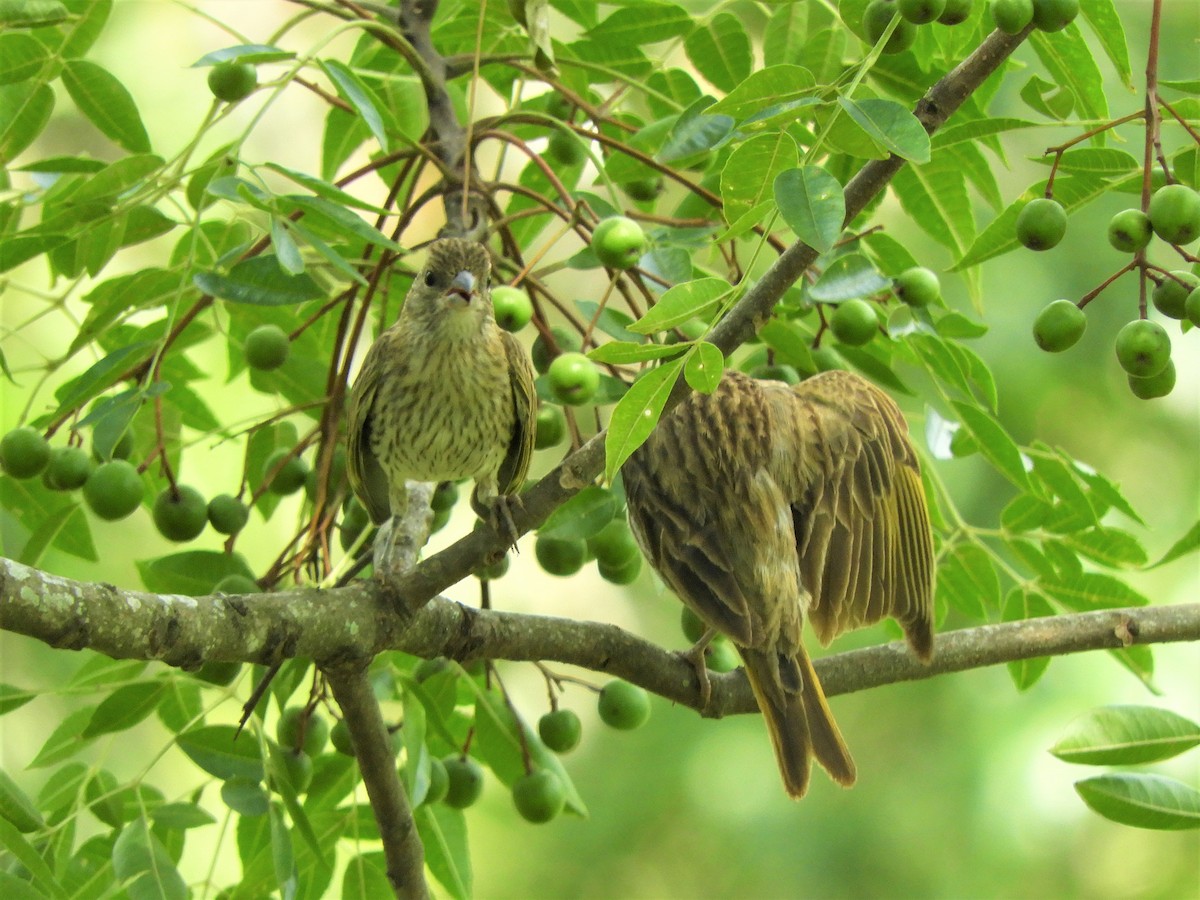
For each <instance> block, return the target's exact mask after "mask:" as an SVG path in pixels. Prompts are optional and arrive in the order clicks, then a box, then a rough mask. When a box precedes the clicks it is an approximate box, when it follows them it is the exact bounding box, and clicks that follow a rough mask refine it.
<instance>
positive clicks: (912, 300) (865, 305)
mask: <svg viewBox="0 0 1200 900" xmlns="http://www.w3.org/2000/svg"><path fill="white" fill-rule="evenodd" d="M892 292H893V293H894V294H895V296H896V298H897V299H898V300H900V301H901V302H902V303H904V304H905V305H907V306H910V307H913V308H914V309H916V308H922V307H926V306H929V305H930V304H932V303H937V302H939V301H940V300H941V297H942V288H941V284H940V282H939V281H938V277H937V275H936V274H935V273H934V272H932V271H931V270H929V269H926V268H925V267H923V266H913V267H912V268H910V269H905V270H904V271H903V272H901V273H900V274H899V275H898V276H897V277H896V278H895V279H894V280H893V281H892ZM881 324H882V323H881V322H880V314H879V312H878V311H877V307H876V305H875V304H874V303H872V302H870V301H868V300H863V299H861V298H859V297H854V298H851V299H849V300H843V301H842V302H841V303H839V304H838V305H837V306H835V307H834V309H833V312H832V313H831V314H830V316H829V330H830V331H832V332H833V336H834V337H835V338H837V340H838V341H839V342H841V343H843V344H846V345H847V346H850V347H861V346H862V345H863V344H866V343H869V342H870V341H871V340H872V339H874V338H875V336H876V335H878V334H880V333H881Z"/></svg>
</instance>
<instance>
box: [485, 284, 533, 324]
mask: <svg viewBox="0 0 1200 900" xmlns="http://www.w3.org/2000/svg"><path fill="white" fill-rule="evenodd" d="M492 310H493V312H494V313H495V315H496V324H497V325H499V326H500V327H501V328H503V329H504V330H505V331H520V330H521V329H522V328H524V327H525V326H526V325H528V324H529V320H530V319H532V318H533V301H532V300H530V299H529V295H528V294H527V293H525V292H524V291H523V290H521V289H520V288H516V287H511V286H509V285H507V284H502V285H499V286H498V287H494V288H492Z"/></svg>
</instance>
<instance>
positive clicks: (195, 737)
mask: <svg viewBox="0 0 1200 900" xmlns="http://www.w3.org/2000/svg"><path fill="white" fill-rule="evenodd" d="M237 733H238V729H237V728H236V726H233V725H202V726H200V727H199V728H193V729H191V730H190V731H185V732H184V733H183V734H181V735H179V737H178V738H176V739H175V742H176V743H177V744H179V749H181V750H182V751H183V752H184V753H186V754H187V756H188V759H190V760H191V761H192V762H194V763H195V764H196V765H198V766H199V767H200V768H201V769H203V770H204V771H205V772H207V773H208V774H209V775H214V776H216V777H217V778H220V779H222V780H225V779H228V778H248V779H250V780H251V781H262V779H263V760H262V756H261V755H260V753H259V748H258V742H257V741H255V740H254V738H253V736H252V735H246V736H244V737H243V738H242V739H241V740H238V739H237Z"/></svg>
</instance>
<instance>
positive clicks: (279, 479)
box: [263, 448, 308, 494]
mask: <svg viewBox="0 0 1200 900" xmlns="http://www.w3.org/2000/svg"><path fill="white" fill-rule="evenodd" d="M272 473H274V474H272ZM263 474H264V475H265V476H267V477H268V478H270V479H271V483H270V484H269V485H267V490H269V491H270V492H271V493H272V494H294V493H296V491H298V490H300V488H302V487H304V480H305V479H306V478H307V477H308V463H306V462H305V461H304V460H303V459H301V458H300V457H298V456H293V455H292V451H291V450H287V449H284V448H280V449H279V450H276V451H275V452H274V453H272V454H271V455H270V456H269V457H267V463H266V465H265V466H263Z"/></svg>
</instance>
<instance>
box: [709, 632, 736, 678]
mask: <svg viewBox="0 0 1200 900" xmlns="http://www.w3.org/2000/svg"><path fill="white" fill-rule="evenodd" d="M740 664H741V660H740V659H738V653H737V651H736V650H735V649H733V644H731V643H729V641H728V640H726V639H725V638H723V637H718V638H717V639H716V640H714V641H713V642H712V643H711V644H709V645H708V650H707V651H706V652H705V654H704V665H705V667H706V668H709V669H711V670H712V671H714V672H732V671H733V670H734V669H736V668H737V667H738V666H739V665H740Z"/></svg>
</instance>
